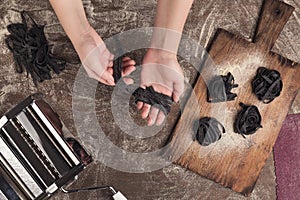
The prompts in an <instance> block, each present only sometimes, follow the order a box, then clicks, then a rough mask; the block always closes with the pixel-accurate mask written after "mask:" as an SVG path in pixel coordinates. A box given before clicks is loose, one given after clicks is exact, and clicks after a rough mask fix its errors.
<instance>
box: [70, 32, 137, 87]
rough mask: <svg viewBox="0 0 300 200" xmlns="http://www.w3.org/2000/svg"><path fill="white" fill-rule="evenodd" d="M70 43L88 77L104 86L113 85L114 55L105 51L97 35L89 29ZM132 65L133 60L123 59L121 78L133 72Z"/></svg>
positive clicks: (127, 81) (128, 81) (133, 63)
mask: <svg viewBox="0 0 300 200" xmlns="http://www.w3.org/2000/svg"><path fill="white" fill-rule="evenodd" d="M72 42H73V45H74V47H75V49H76V52H77V54H78V56H79V58H80V60H81V62H82V65H83V67H84V68H85V70H86V72H87V74H88V76H89V77H91V78H93V79H96V80H97V81H100V82H101V83H104V84H106V85H115V82H114V78H113V59H114V55H113V54H112V53H111V52H110V51H109V50H108V49H107V47H106V45H105V43H104V42H103V40H102V39H101V37H100V36H99V35H98V33H97V32H96V31H95V30H94V29H93V28H92V27H89V29H88V31H87V32H86V33H83V34H81V35H80V37H79V39H77V40H76V41H72ZM134 65H135V61H134V60H132V59H130V58H129V57H124V58H123V63H122V67H123V68H122V76H127V75H129V74H130V73H131V72H133V71H134V70H135V69H136V68H135V66H134ZM124 81H125V83H127V84H129V83H131V82H132V80H131V79H128V78H127V79H126V78H125V79H124Z"/></svg>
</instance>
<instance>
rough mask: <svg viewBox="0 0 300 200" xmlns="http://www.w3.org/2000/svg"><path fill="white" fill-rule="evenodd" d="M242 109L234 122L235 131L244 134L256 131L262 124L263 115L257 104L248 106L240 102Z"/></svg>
mask: <svg viewBox="0 0 300 200" xmlns="http://www.w3.org/2000/svg"><path fill="white" fill-rule="evenodd" d="M240 106H241V107H242V110H241V111H240V112H239V113H238V114H237V117H236V120H235V123H234V132H236V133H239V134H241V135H242V136H243V137H245V136H244V135H251V134H253V133H255V132H256V131H257V130H258V129H259V128H262V125H261V115H260V113H259V110H258V108H257V107H256V106H248V105H245V104H243V103H240Z"/></svg>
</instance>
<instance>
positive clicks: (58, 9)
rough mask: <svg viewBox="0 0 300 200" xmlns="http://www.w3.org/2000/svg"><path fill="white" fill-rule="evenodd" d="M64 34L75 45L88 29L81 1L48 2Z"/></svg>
mask: <svg viewBox="0 0 300 200" xmlns="http://www.w3.org/2000/svg"><path fill="white" fill-rule="evenodd" d="M50 3H51V5H52V7H53V9H54V11H55V13H56V15H57V17H58V19H59V21H60V23H61V25H62V26H63V28H64V30H65V32H66V34H67V35H68V37H69V38H70V40H71V41H72V43H73V44H74V43H76V42H77V41H79V40H80V36H81V35H82V34H84V33H86V32H87V31H88V29H89V27H90V25H89V22H88V20H87V18H86V15H85V12H84V8H83V5H82V2H81V0H50Z"/></svg>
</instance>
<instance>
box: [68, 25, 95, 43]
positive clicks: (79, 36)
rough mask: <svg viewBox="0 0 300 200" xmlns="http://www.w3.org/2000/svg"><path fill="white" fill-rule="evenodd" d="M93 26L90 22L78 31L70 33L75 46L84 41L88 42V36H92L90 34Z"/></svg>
mask: <svg viewBox="0 0 300 200" xmlns="http://www.w3.org/2000/svg"><path fill="white" fill-rule="evenodd" d="M92 30H93V28H92V27H91V25H90V24H89V23H87V24H86V25H84V26H82V27H81V28H80V29H79V30H78V31H77V32H75V33H72V34H70V35H68V37H69V38H70V40H71V42H72V44H73V45H74V46H75V47H78V46H81V45H82V44H83V43H84V42H86V40H87V38H90V34H91V32H92Z"/></svg>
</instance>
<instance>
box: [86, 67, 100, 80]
mask: <svg viewBox="0 0 300 200" xmlns="http://www.w3.org/2000/svg"><path fill="white" fill-rule="evenodd" d="M84 69H85V71H86V73H87V75H88V76H89V77H90V78H93V79H95V80H97V81H98V80H99V76H98V75H97V74H96V73H95V72H94V71H92V70H90V69H89V68H87V67H85V68H84Z"/></svg>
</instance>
